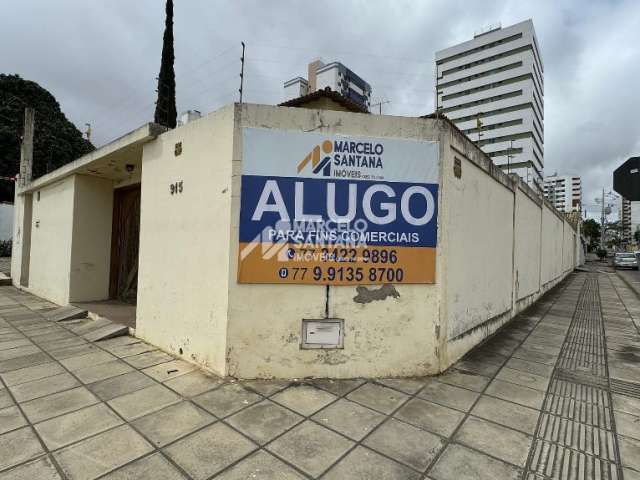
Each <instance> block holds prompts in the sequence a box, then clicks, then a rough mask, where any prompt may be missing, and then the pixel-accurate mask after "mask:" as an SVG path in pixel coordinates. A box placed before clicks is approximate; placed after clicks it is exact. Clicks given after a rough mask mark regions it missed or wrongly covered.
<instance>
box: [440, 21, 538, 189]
mask: <svg viewBox="0 0 640 480" xmlns="http://www.w3.org/2000/svg"><path fill="white" fill-rule="evenodd" d="M436 77H437V78H436V108H437V110H438V111H439V112H441V113H444V114H445V115H446V116H447V117H448V118H449V119H451V120H452V121H453V122H454V123H455V124H456V125H457V126H458V128H460V129H461V130H462V131H463V132H464V133H466V134H467V135H468V136H469V137H470V138H471V139H472V140H474V141H476V143H477V145H478V146H480V148H482V150H483V151H484V152H486V153H487V154H488V155H489V156H490V157H491V158H492V160H493V162H494V163H495V164H496V165H498V166H500V167H501V168H502V169H503V170H504V171H506V172H507V173H517V174H519V175H520V176H521V177H522V178H523V179H524V180H525V181H526V182H527V183H528V184H530V185H532V186H534V187H537V189H541V188H542V178H543V175H544V173H543V169H544V101H543V98H544V69H543V65H542V58H541V57H540V48H539V47H538V42H537V40H536V34H535V31H534V29H533V22H532V21H531V20H526V21H524V22H521V23H517V24H515V25H512V26H510V27H506V28H501V27H494V28H492V29H489V30H487V31H484V32H481V33H477V34H476V35H475V36H474V38H473V40H469V41H467V42H464V43H461V44H458V45H455V46H453V47H449V48H446V49H444V50H440V51H439V52H437V53H436Z"/></svg>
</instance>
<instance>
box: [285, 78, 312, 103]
mask: <svg viewBox="0 0 640 480" xmlns="http://www.w3.org/2000/svg"><path fill="white" fill-rule="evenodd" d="M308 93H309V82H307V80H306V79H304V78H302V77H296V78H292V79H291V80H289V81H287V82H285V83H284V100H285V101H287V100H292V99H294V98H298V97H304V96H305V95H307V94H308Z"/></svg>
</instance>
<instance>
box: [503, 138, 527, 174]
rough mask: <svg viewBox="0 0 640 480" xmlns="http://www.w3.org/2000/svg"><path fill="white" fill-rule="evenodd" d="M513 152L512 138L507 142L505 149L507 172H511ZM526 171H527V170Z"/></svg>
mask: <svg viewBox="0 0 640 480" xmlns="http://www.w3.org/2000/svg"><path fill="white" fill-rule="evenodd" d="M512 152H513V140H511V143H510V144H509V150H508V151H507V173H511V157H512V155H511V153H512ZM527 173H528V172H527Z"/></svg>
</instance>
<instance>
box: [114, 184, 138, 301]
mask: <svg viewBox="0 0 640 480" xmlns="http://www.w3.org/2000/svg"><path fill="white" fill-rule="evenodd" d="M139 245H140V185H139V184H138V185H133V186H131V187H123V188H118V189H115V190H114V192H113V227H112V231H111V275H110V278H109V295H110V296H111V298H115V299H118V300H121V301H123V302H127V303H136V295H137V292H138V250H139Z"/></svg>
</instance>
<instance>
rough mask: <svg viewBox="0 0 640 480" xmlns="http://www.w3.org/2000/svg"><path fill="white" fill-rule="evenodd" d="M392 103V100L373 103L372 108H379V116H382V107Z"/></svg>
mask: <svg viewBox="0 0 640 480" xmlns="http://www.w3.org/2000/svg"><path fill="white" fill-rule="evenodd" d="M387 103H391V100H380V101H379V102H377V103H372V104H371V106H372V107H378V115H382V105H384V104H387Z"/></svg>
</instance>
